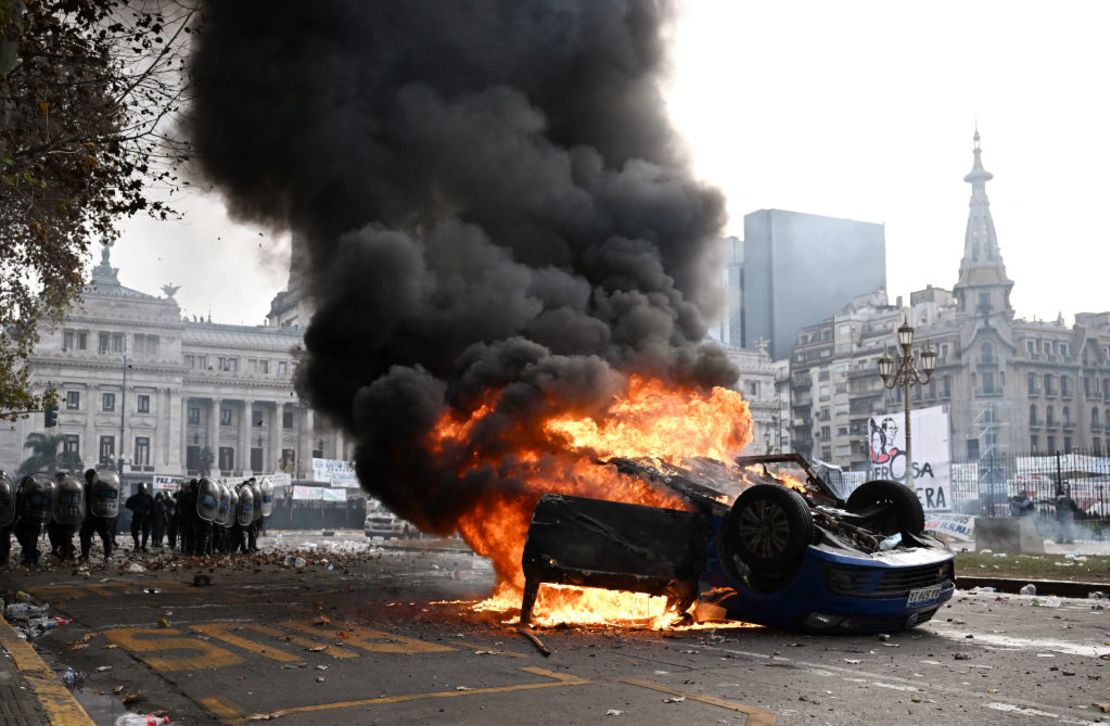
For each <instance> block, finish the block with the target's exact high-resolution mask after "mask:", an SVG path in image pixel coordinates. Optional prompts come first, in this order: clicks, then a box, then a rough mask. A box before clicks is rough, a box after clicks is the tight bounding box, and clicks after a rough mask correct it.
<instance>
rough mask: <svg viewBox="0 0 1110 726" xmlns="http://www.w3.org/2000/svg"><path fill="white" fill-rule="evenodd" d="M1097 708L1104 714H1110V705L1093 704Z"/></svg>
mask: <svg viewBox="0 0 1110 726" xmlns="http://www.w3.org/2000/svg"><path fill="white" fill-rule="evenodd" d="M1093 705H1094V707H1095V708H1097V709H1098V710H1099V711H1102V712H1103V713H1110V703H1096V704H1093Z"/></svg>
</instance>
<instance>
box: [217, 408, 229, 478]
mask: <svg viewBox="0 0 1110 726" xmlns="http://www.w3.org/2000/svg"><path fill="white" fill-rule="evenodd" d="M230 425H231V409H230V408H220V426H230ZM220 468H223V467H220Z"/></svg>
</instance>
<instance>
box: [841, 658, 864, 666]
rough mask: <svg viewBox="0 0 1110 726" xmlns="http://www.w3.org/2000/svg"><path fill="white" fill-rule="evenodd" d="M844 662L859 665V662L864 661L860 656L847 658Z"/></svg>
mask: <svg viewBox="0 0 1110 726" xmlns="http://www.w3.org/2000/svg"><path fill="white" fill-rule="evenodd" d="M844 662H845V663H851V664H852V665H857V664H859V663H862V662H863V661H862V660H860V659H859V658H845V659H844Z"/></svg>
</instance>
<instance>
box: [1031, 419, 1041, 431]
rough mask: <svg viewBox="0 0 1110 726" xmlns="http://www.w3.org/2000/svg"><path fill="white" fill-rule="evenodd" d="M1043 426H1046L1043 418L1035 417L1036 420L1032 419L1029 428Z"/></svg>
mask: <svg viewBox="0 0 1110 726" xmlns="http://www.w3.org/2000/svg"><path fill="white" fill-rule="evenodd" d="M1043 426H1044V421H1042V420H1041V419H1035V420H1032V421H1030V422H1029V428H1030V429H1039V428H1042V427H1043Z"/></svg>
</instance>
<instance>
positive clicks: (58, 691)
mask: <svg viewBox="0 0 1110 726" xmlns="http://www.w3.org/2000/svg"><path fill="white" fill-rule="evenodd" d="M0 646H2V647H3V648H4V650H6V651H8V653H10V654H11V658H12V662H13V663H14V664H15V667H16V668H17V669H19V672H20V674H21V675H22V676H23V677H24V678H26V679H27V683H28V684H29V685H30V686H31V691H32V692H33V693H34V694H35V698H36V699H37V700H38V702H39V704H40V705H41V706H42V708H43V710H44V711H46V715H47V717H49V719H50V723H52V724H59V725H60V726H70V724H72V725H73V726H86V725H87V726H94V723H93V720H92V719H91V718H89V714H87V713H85V709H83V708H81V704H79V703H77V699H75V698H74V697H73V694H72V693H70V692H69V689H67V688H66V687H65V686H64V685H62V682H61V681H60V680H59V679H58V676H57V675H55V674H54V671H52V670H50V668H49V667H48V666H47V665H46V663H45V662H44V661H43V659H42V658H40V657H39V654H38V653H36V652H35V649H34V648H32V647H31V645H30V644H29V643H28V642H27V641H25V640H22V639H21V638H20V637H19V636H17V635H16V634H15V630H14V629H13V628H12V627H11V625H9V624H8V621H7V620H5V619H4V618H3V616H0Z"/></svg>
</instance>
